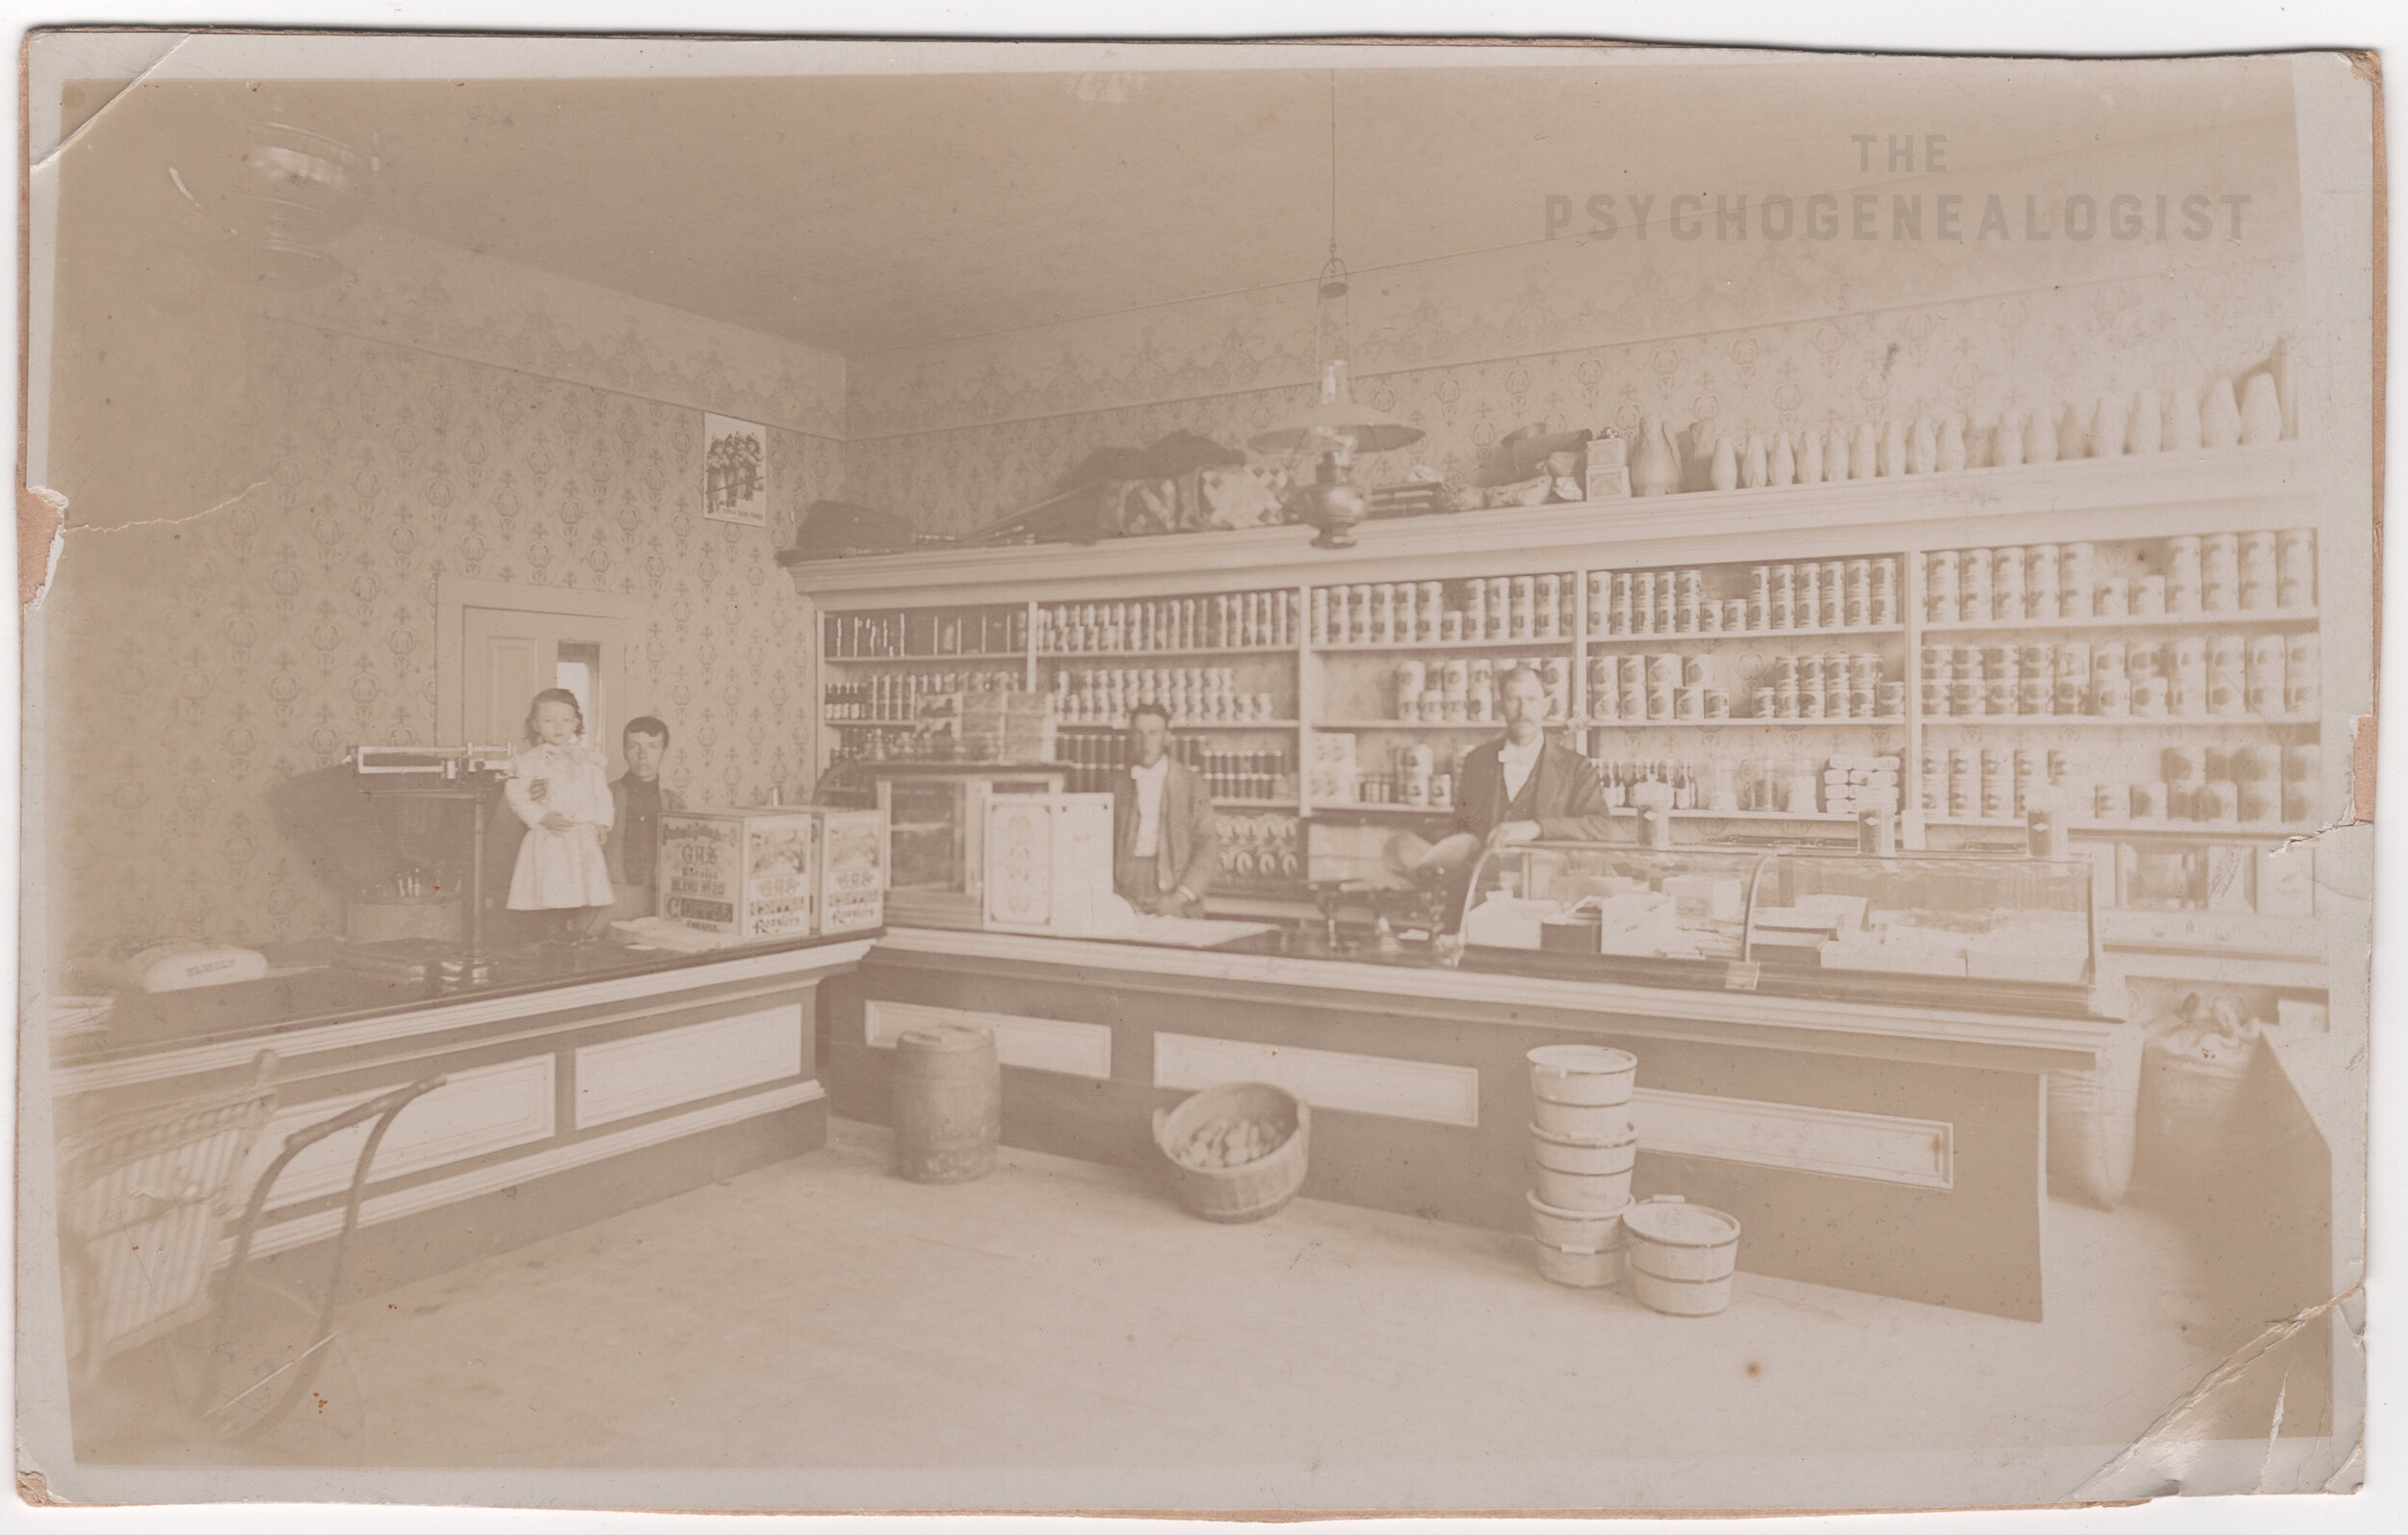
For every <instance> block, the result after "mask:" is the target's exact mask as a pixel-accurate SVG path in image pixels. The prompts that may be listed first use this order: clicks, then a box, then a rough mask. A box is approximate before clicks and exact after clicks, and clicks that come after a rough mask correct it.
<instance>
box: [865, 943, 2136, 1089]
mask: <svg viewBox="0 0 2408 1535" xmlns="http://www.w3.org/2000/svg"><path fill="white" fill-rule="evenodd" d="M880 958H892V959H896V960H902V961H905V962H928V963H934V964H937V965H941V966H962V965H970V966H980V967H983V966H995V967H998V968H999V969H1007V970H1008V969H1014V968H1022V969H1041V970H1043V971H1046V972H1051V973H1064V972H1067V973H1072V974H1079V973H1085V974H1086V975H1089V976H1096V977H1098V979H1097V982H1096V983H1097V984H1104V985H1111V986H1116V987H1132V988H1135V987H1140V986H1142V987H1157V988H1163V989H1168V990H1181V989H1194V988H1198V987H1202V988H1207V989H1212V990H1216V991H1217V990H1218V989H1219V988H1222V987H1234V988H1240V989H1243V990H1244V991H1245V992H1246V993H1247V994H1248V995H1262V996H1265V997H1277V996H1281V995H1287V996H1294V997H1299V998H1300V997H1303V996H1305V995H1306V994H1314V993H1318V994H1323V995H1328V994H1354V995H1358V996H1360V995H1370V996H1374V997H1376V998H1378V999H1379V1002H1378V1005H1379V1007H1380V1008H1381V1009H1382V1010H1385V1011H1392V1012H1396V1013H1399V1014H1407V1013H1410V1014H1430V1015H1433V1016H1448V1017H1461V1016H1469V1015H1470V1014H1473V1013H1477V1014H1479V1015H1481V1016H1489V1015H1494V1017H1495V1018H1497V1019H1499V1020H1503V1021H1507V1022H1523V1021H1527V1022H1531V1023H1532V1024H1533V1025H1536V1024H1538V1023H1539V1022H1541V1020H1542V1019H1543V1018H1545V1017H1547V1016H1549V1015H1553V1016H1554V1017H1557V1018H1559V1017H1561V1016H1564V1015H1575V1016H1592V1017H1593V1016H1603V1015H1613V1016H1615V1017H1617V1018H1623V1019H1634V1020H1646V1021H1648V1025H1649V1027H1651V1028H1652V1027H1662V1028H1667V1029H1671V1030H1675V1031H1683V1032H1687V1031H1690V1030H1692V1029H1693V1028H1698V1027H1707V1028H1724V1027H1726V1026H1737V1027H1740V1028H1744V1029H1746V1030H1750V1031H1757V1030H1770V1031H1775V1032H1779V1033H1782V1034H1786V1035H1794V1034H1799V1033H1813V1034H1818V1035H1822V1036H1827V1037H1832V1038H1839V1037H1844V1036H1846V1037H1856V1038H1860V1039H1868V1040H1870V1039H1875V1038H1880V1039H1889V1040H1920V1041H1925V1042H1930V1043H1934V1044H1940V1045H1945V1046H1949V1047H1951V1048H1953V1047H1976V1048H1983V1047H2003V1048H2005V1049H2007V1050H2008V1051H2010V1052H2012V1053H2016V1054H2023V1053H2028V1052H2039V1053H2041V1054H2049V1053H2055V1052H2067V1051H2071V1052H2079V1053H2081V1054H2083V1055H2085V1056H2087V1055H2088V1054H2090V1053H2092V1052H2094V1051H2095V1050H2096V1049H2097V1048H2098V1047H2099V1045H2100V1043H2101V1041H2102V1040H2104V1039H2105V1038H2106V1037H2107V1034H2108V1032H2109V1031H2110V1030H2112V1029H2114V1028H2118V1027H2120V1024H2119V1022H2118V1021H2117V1020H2115V1019H2113V1018H2108V1017H2102V1016H2096V1015H2091V1014H2078V1015H2071V1016H2067V1015H2026V1014H2018V1013H2013V1012H2007V1011H1999V1010H1994V1009H1991V1008H1988V1007H1985V1006H1984V1005H1982V999H1983V996H1984V993H1983V991H1982V990H1981V986H1982V984H1983V983H1978V982H1976V983H1966V984H1965V985H1964V990H1963V996H1962V998H1961V999H1958V998H1951V999H1950V1000H1949V1002H1945V1003H1939V1004H1934V1003H1928V1002H1923V1003H1911V1004H1910V1003H1901V1002H1864V1001H1858V1000H1842V999H1830V998H1820V997H1811V996H1801V995H1797V994H1795V993H1794V992H1791V993H1782V992H1772V991H1759V992H1732V991H1724V990H1717V989H1703V988H1695V987H1685V986H1676V985H1664V984H1648V983H1646V982H1644V981H1635V980H1617V979H1612V978H1607V977H1603V976H1566V975H1539V974H1530V973H1526V972H1518V971H1512V970H1502V969H1482V968H1480V967H1479V965H1478V964H1477V963H1476V962H1474V961H1472V960H1467V961H1466V962H1465V963H1464V964H1462V965H1461V966H1448V965H1444V964H1441V963H1440V962H1439V961H1438V960H1437V959H1436V958H1435V956H1434V955H1432V954H1431V953H1430V952H1429V951H1428V950H1427V949H1426V947H1423V946H1415V945H1407V946H1405V947H1404V949H1403V951H1401V952H1399V953H1393V954H1380V953H1377V952H1375V951H1367V952H1363V953H1354V952H1348V951H1344V950H1332V949H1330V948H1329V947H1328V946H1327V944H1326V943H1325V942H1324V941H1323V940H1322V937H1321V935H1318V934H1312V933H1298V932H1296V931H1289V932H1286V933H1277V932H1274V933H1267V934H1263V935H1260V936H1258V937H1256V938H1252V939H1246V940H1241V941H1239V942H1237V943H1234V944H1230V945H1226V946H1223V947H1221V948H1217V949H1212V950H1173V949H1162V948H1156V947H1151V946H1148V945H1146V944H1143V943H1139V942H1128V941H1112V940H1108V939H1086V938H1056V937H1042V936H1034V935H1024V934H1017V933H995V932H971V931H960V930H955V929H943V928H928V927H893V928H889V929H888V930H887V932H886V933H885V935H884V936H883V937H881V938H880V939H879V941H878V944H877V948H876V949H874V950H872V952H871V956H870V960H871V962H872V963H876V962H877V960H879V959H880ZM1106 977H1109V978H1106ZM2061 1064H2064V1063H2063V1062H2058V1063H2055V1065H2061ZM2055 1065H2050V1066H2048V1068H2047V1069H2055Z"/></svg>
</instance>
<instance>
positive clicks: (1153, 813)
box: [1112, 704, 1220, 917]
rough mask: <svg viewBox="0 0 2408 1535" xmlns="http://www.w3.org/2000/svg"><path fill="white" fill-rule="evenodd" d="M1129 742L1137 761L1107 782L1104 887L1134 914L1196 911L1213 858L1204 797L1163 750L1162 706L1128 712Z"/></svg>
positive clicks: (1214, 833) (1214, 835) (1166, 718)
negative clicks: (1108, 840) (1108, 845)
mask: <svg viewBox="0 0 2408 1535" xmlns="http://www.w3.org/2000/svg"><path fill="white" fill-rule="evenodd" d="M1129 743H1130V746H1131V748H1132V754H1133V755H1134V756H1135V757H1136V758H1137V762H1136V764H1135V765H1134V766H1133V767H1131V768H1130V769H1129V771H1128V773H1127V775H1126V776H1124V777H1122V778H1120V779H1118V780H1117V781H1115V782H1114V783H1113V785H1112V888H1113V889H1114V890H1116V891H1118V892H1119V893H1120V895H1121V896H1122V897H1123V898H1125V899H1127V901H1128V902H1129V904H1131V905H1132V906H1135V907H1136V908H1137V909H1138V910H1139V911H1141V912H1161V913H1165V914H1167V915H1169V916H1174V917H1201V916H1203V915H1204V892H1205V891H1206V890H1207V889H1209V888H1211V886H1212V883H1213V872H1214V870H1216V869H1217V868H1218V867H1219V864H1220V834H1219V831H1218V829H1217V826H1216V824H1215V822H1214V818H1213V799H1212V796H1211V795H1210V794H1206V793H1205V792H1204V783H1203V780H1202V779H1200V778H1198V777H1197V776H1196V775H1195V773H1193V772H1192V771H1191V770H1190V769H1189V768H1187V767H1186V766H1185V765H1184V764H1182V763H1178V762H1174V761H1172V760H1171V758H1170V757H1169V756H1168V755H1167V750H1166V748H1167V747H1168V746H1169V744H1170V715H1169V712H1168V711H1166V710H1165V709H1163V708H1162V707H1160V706H1159V705H1156V704H1139V705H1138V707H1137V708H1136V709H1134V710H1131V711H1130V713H1129Z"/></svg>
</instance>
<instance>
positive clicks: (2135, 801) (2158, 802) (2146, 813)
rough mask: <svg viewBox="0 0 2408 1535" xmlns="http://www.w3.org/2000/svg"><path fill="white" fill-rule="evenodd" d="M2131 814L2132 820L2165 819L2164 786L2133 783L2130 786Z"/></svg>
mask: <svg viewBox="0 0 2408 1535" xmlns="http://www.w3.org/2000/svg"><path fill="white" fill-rule="evenodd" d="M2132 815H2133V820H2164V819H2165V786H2164V785H2163V784H2134V785H2133V786H2132Z"/></svg>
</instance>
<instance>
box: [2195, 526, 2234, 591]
mask: <svg viewBox="0 0 2408 1535" xmlns="http://www.w3.org/2000/svg"><path fill="white" fill-rule="evenodd" d="M2239 581H2240V535H2239V534H2238V533H2210V534H2209V535H2208V536H2206V537H2204V538H2202V539H2200V540H2199V585H2201V586H2202V587H2207V586H2214V585H2226V586H2231V585H2238V584H2239Z"/></svg>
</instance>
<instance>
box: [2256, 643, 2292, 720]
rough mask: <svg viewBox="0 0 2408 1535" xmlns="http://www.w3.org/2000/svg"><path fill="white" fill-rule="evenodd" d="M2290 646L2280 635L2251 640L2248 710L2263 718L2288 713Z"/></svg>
mask: <svg viewBox="0 0 2408 1535" xmlns="http://www.w3.org/2000/svg"><path fill="white" fill-rule="evenodd" d="M2287 649H2288V647H2287V646H2286V645H2285V643H2284V640H2283V637H2282V636H2280V635H2257V636H2253V637H2251V638H2250V640H2249V649H2248V656H2249V670H2248V692H2247V702H2248V712H2249V713H2250V714H2253V715H2258V716H2259V717H2260V718H2262V719H2266V718H2273V717H2276V716H2278V715H2282V714H2283V713H2284V695H2285V692H2286V690H2287V689H2286V688H2285V683H2286V682H2287V681H2288V671H2289V666H2288V661H2289V657H2288V655H2287Z"/></svg>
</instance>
